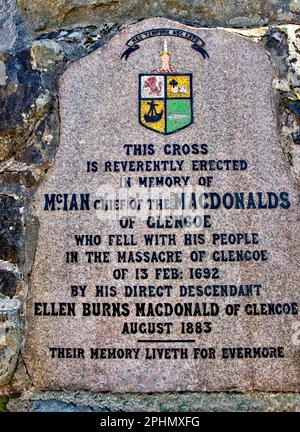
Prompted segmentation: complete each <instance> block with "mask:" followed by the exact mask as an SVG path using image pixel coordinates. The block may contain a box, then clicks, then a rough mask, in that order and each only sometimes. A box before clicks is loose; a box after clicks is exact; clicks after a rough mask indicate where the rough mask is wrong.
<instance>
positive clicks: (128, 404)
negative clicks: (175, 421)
mask: <svg viewBox="0 0 300 432" xmlns="http://www.w3.org/2000/svg"><path fill="white" fill-rule="evenodd" d="M6 407H7V409H8V410H9V411H13V412H31V411H44V412H45V411H55V412H60V411H61V412H65V411H73V412H78V411H94V412H284V411H285V412H300V394H299V393H264V392H251V393H245V394H243V393H226V392H220V393H203V392H202V393H198V392H197V393H186V392H184V393H153V394H144V395H142V394H137V393H136V394H134V393H130V394H129V393H123V394H118V393H114V394H112V393H96V394H93V393H90V392H85V391H80V392H41V393H40V392H32V393H30V392H27V393H24V394H23V395H22V396H21V397H15V398H14V397H13V398H10V400H9V401H8V403H7V405H6Z"/></svg>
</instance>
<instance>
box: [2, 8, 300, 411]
mask: <svg viewBox="0 0 300 432" xmlns="http://www.w3.org/2000/svg"><path fill="white" fill-rule="evenodd" d="M148 17H167V18H170V19H174V20H177V21H181V22H184V23H187V24H189V25H192V26H197V27H226V28H227V29H228V31H233V32H237V33H239V34H241V35H243V36H244V37H246V38H250V39H252V40H254V41H255V42H256V43H257V44H259V45H260V46H262V47H263V48H264V49H265V50H266V52H267V53H268V55H269V57H270V59H271V61H272V63H273V65H274V67H275V71H276V74H275V76H274V77H273V90H272V91H273V95H272V97H273V105H274V110H275V112H276V117H277V127H278V136H279V138H280V142H281V145H282V149H283V152H284V154H285V157H286V159H287V161H288V163H289V165H290V169H291V172H292V173H293V176H294V178H295V182H297V184H298V185H299V184H300V152H299V150H300V147H299V145H300V2H299V1H293V0H290V1H273V0H267V1H258V0H252V1H244V0H239V1H235V2H228V1H215V0H208V1H202V0H200V1H192V2H191V1H183V0H181V1H176V0H174V1H173V0H170V1H169V0H158V1H140V0H133V1H116V0H113V1H110V0H107V1H106V0H102V1H98V0H97V1H93V2H92V1H89V0H53V1H52V0H51V1H43V2H41V1H38V0H10V1H9V2H7V1H6V0H0V19H1V25H2V27H1V29H0V107H1V108H0V395H1V394H2V395H3V398H1V399H0V411H1V410H2V409H4V408H3V407H4V406H5V405H7V407H8V409H10V410H13V411H20V410H33V411H45V410H50V411H51V410H54V411H55V410H61V411H70V410H91V411H93V410H96V411H101V410H112V411H114V410H127V411H130V410H135V409H138V410H144V411H147V410H149V411H150V410H160V411H170V410H181V411H185V410H193V411H197V410H199V411H206V410H209V411H222V410H223V411H225V410H232V411H260V410H262V411H265V410H266V411H272V410H274V411H282V410H286V411H296V410H299V408H300V399H299V395H298V394H291V393H287V394H263V393H256V392H254V393H250V394H246V395H242V394H240V395H239V394H231V393H228V394H226V393H221V394H205V393H203V394H188V393H187V394H178V395H176V394H165V395H151V396H145V395H143V396H141V395H126V394H123V395H110V394H105V395H101V394H100V395H91V394H88V393H84V392H83V393H78V394H75V393H74V394H71V393H59V392H54V393H45V394H41V393H37V392H35V388H34V386H33V384H32V381H31V378H30V375H29V374H28V372H27V370H26V364H25V363H24V360H23V359H22V348H23V346H24V341H25V338H26V319H25V317H26V293H27V290H28V278H29V275H30V272H31V266H32V262H33V260H34V254H35V244H36V237H37V231H38V220H35V219H34V218H32V216H30V214H29V212H28V205H29V202H30V198H31V196H32V195H33V193H34V191H35V190H36V188H37V187H38V186H39V184H40V183H41V181H42V180H43V178H44V177H45V176H46V175H47V171H48V169H49V168H50V167H51V166H52V164H53V161H54V158H55V154H56V150H57V148H58V145H59V133H60V125H59V123H60V119H59V98H58V81H59V78H60V76H61V75H62V73H63V72H64V70H65V69H66V67H67V66H68V65H69V64H70V63H71V62H74V61H75V60H77V59H79V58H81V57H83V56H85V55H87V54H89V53H90V52H92V51H94V50H96V49H97V48H99V47H100V46H101V45H103V44H105V43H106V42H107V41H108V40H109V39H110V38H111V37H112V36H113V35H115V34H116V33H117V32H118V31H120V29H122V28H123V27H124V26H125V25H127V24H129V23H134V22H136V21H138V20H141V19H144V18H148ZM16 394H18V397H16ZM7 397H8V398H9V402H8V398H7ZM7 402H8V403H7Z"/></svg>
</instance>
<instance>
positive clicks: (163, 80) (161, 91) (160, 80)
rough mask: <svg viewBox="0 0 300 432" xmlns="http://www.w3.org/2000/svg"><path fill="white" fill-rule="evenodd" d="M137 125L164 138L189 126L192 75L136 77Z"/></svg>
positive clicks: (191, 116) (190, 119) (144, 75)
mask: <svg viewBox="0 0 300 432" xmlns="http://www.w3.org/2000/svg"><path fill="white" fill-rule="evenodd" d="M139 122H140V124H141V125H142V126H144V127H146V128H147V129H151V130H153V131H155V132H159V133H161V134H164V135H168V134H171V133H174V132H177V131H179V130H180V129H183V128H186V127H187V126H189V125H191V124H192V123H193V92H192V74H188V73H186V74H180V73H161V74H159V73H158V74H156V73H154V74H140V75H139Z"/></svg>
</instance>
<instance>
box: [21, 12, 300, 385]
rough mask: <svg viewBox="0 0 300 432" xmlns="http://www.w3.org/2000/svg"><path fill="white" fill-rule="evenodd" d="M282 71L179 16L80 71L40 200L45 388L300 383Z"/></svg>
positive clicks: (132, 31) (31, 320)
mask: <svg viewBox="0 0 300 432" xmlns="http://www.w3.org/2000/svg"><path fill="white" fill-rule="evenodd" d="M272 76H273V66H272V63H271V61H270V59H269V58H268V56H267V54H266V53H265V51H264V50H263V49H262V48H261V47H260V46H259V45H258V44H256V43H254V42H253V41H251V40H249V39H246V38H244V37H242V36H240V35H238V34H236V33H233V32H230V31H226V30H225V29H204V28H201V29H200V28H192V27H186V26H184V25H182V24H179V23H175V22H172V21H168V20H166V19H150V20H146V21H143V22H140V23H138V24H135V25H132V26H130V27H127V28H125V29H123V30H122V31H120V32H119V33H118V34H117V35H115V36H114V37H113V38H112V39H111V40H110V41H109V42H108V43H106V44H105V45H103V46H102V47H100V48H99V49H97V50H96V51H95V52H93V53H92V54H90V55H88V56H87V57H85V58H83V59H81V60H79V61H76V62H74V63H73V64H72V65H71V66H70V67H68V69H67V70H66V71H65V73H64V75H63V77H62V79H61V82H60V114H61V137H60V146H59V149H58V153H57V155H56V159H55V163H54V165H53V167H52V168H51V169H50V170H49V172H48V173H47V175H46V178H45V180H44V182H43V183H42V184H41V185H40V186H39V187H38V189H37V191H36V193H35V196H34V199H33V200H32V204H31V213H32V215H33V217H35V218H36V219H37V220H38V222H39V233H38V243H37V250H36V254H35V260H34V265H33V268H32V272H31V276H30V290H29V294H28V302H27V320H28V331H27V340H26V346H25V350H24V359H25V362H26V366H27V370H28V373H29V374H30V377H31V379H32V381H33V383H34V384H35V386H36V388H37V389H40V390H46V389H50V390H51V389H52V390H60V389H86V390H91V391H113V392H154V391H158V392H160V391H197V390H199V391H230V390H236V391H251V390H263V391H296V390H299V381H300V380H299V346H298V343H297V332H299V316H298V297H299V294H298V293H299V288H298V285H297V284H298V280H297V275H298V265H299V262H298V261H297V254H296V246H297V242H298V239H297V235H298V234H299V232H298V230H297V225H296V223H297V215H298V211H297V194H296V187H295V184H294V181H293V178H292V176H291V174H290V170H289V168H288V164H287V161H286V159H285V156H284V153H283V151H282V149H281V147H280V144H279V140H278V138H277V131H276V122H275V117H274V113H273V111H272V109H273V106H272V88H271V84H272Z"/></svg>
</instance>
